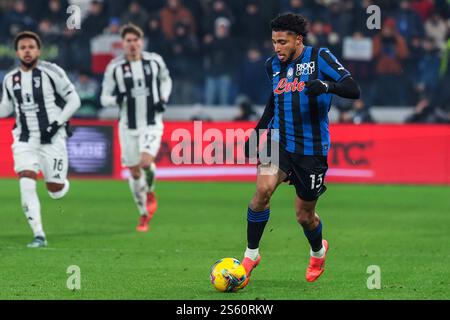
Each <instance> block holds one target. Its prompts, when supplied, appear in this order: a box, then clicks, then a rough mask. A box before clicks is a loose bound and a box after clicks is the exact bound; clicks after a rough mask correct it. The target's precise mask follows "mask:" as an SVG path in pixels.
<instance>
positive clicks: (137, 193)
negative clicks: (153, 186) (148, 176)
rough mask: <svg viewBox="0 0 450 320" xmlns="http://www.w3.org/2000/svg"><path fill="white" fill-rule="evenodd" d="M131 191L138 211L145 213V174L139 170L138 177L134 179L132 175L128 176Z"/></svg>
mask: <svg viewBox="0 0 450 320" xmlns="http://www.w3.org/2000/svg"><path fill="white" fill-rule="evenodd" d="M128 184H129V185H130V189H131V193H132V194H133V199H134V202H135V203H136V205H137V207H138V209H139V213H140V214H141V215H147V214H148V212H147V205H146V204H147V189H148V188H147V182H146V181H145V174H144V172H141V177H140V178H139V179H134V178H133V177H132V176H130V177H129V178H128Z"/></svg>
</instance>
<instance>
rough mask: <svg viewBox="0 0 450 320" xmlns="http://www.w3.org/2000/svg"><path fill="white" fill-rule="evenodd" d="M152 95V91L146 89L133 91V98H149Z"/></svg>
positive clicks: (140, 88)
mask: <svg viewBox="0 0 450 320" xmlns="http://www.w3.org/2000/svg"><path fill="white" fill-rule="evenodd" d="M149 94H150V90H149V89H148V88H146V87H138V88H133V89H131V96H132V97H134V98H135V97H140V96H148V95H149Z"/></svg>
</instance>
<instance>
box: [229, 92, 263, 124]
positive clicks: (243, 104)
mask: <svg viewBox="0 0 450 320" xmlns="http://www.w3.org/2000/svg"><path fill="white" fill-rule="evenodd" d="M236 103H237V105H238V106H239V114H238V115H237V116H236V117H235V118H234V119H233V120H234V121H254V120H258V119H257V118H258V117H257V114H256V111H255V110H253V105H252V101H251V100H250V99H249V98H248V97H247V96H245V95H244V96H239V97H238V98H237V99H236Z"/></svg>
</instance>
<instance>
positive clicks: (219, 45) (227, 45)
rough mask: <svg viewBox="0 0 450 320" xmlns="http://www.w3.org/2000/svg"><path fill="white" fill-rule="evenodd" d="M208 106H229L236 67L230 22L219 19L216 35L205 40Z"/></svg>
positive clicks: (208, 36) (216, 24) (206, 37)
mask: <svg viewBox="0 0 450 320" xmlns="http://www.w3.org/2000/svg"><path fill="white" fill-rule="evenodd" d="M204 42H205V56H206V57H205V58H206V59H205V60H206V61H205V62H206V68H205V69H206V70H205V73H206V87H205V100H206V104H207V105H215V104H217V102H218V104H220V105H228V104H229V102H230V93H231V88H232V83H231V81H232V77H233V73H234V72H233V71H234V67H235V60H234V54H235V52H236V48H235V43H234V41H233V40H232V38H231V37H230V21H229V20H228V19H226V18H218V19H217V20H216V23H215V35H214V36H211V35H206V36H205V39H204Z"/></svg>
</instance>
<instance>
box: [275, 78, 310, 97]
mask: <svg viewBox="0 0 450 320" xmlns="http://www.w3.org/2000/svg"><path fill="white" fill-rule="evenodd" d="M304 89H305V82H304V81H298V79H297V78H295V79H294V81H293V82H288V79H287V78H283V79H281V80H280V81H279V82H278V85H277V87H276V89H275V90H274V91H273V92H274V93H275V94H283V93H285V92H291V91H292V92H295V91H298V92H301V91H303V90H304Z"/></svg>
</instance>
